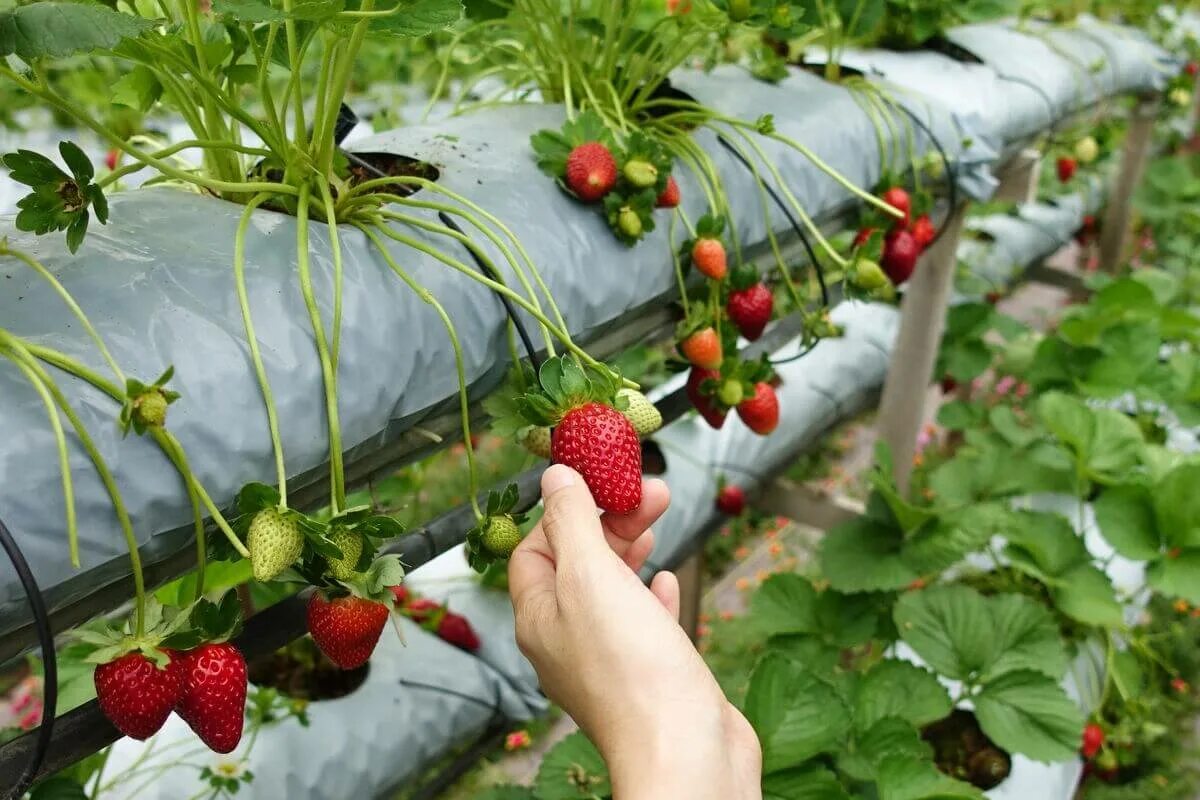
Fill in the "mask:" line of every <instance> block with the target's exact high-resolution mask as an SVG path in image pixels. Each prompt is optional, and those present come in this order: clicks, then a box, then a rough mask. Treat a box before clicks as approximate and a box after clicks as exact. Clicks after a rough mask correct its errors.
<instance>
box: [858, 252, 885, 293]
mask: <svg viewBox="0 0 1200 800" xmlns="http://www.w3.org/2000/svg"><path fill="white" fill-rule="evenodd" d="M852 280H853V281H854V285H855V286H857V287H858V288H860V289H864V290H866V291H868V292H870V291H874V290H875V289H878V288H879V287H881V286H883V285H885V284H886V283H887V282H888V276H887V273H885V272H884V271H883V268H882V267H880V266H879V265H878V264H876V263H875V262H874V261H867V260H866V259H859V260H858V261H857V262H856V263H855V264H854V276H853V278H852Z"/></svg>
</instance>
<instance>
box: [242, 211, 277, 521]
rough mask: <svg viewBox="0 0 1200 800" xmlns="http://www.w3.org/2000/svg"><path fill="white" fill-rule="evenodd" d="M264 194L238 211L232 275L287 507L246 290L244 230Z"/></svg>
mask: <svg viewBox="0 0 1200 800" xmlns="http://www.w3.org/2000/svg"><path fill="white" fill-rule="evenodd" d="M268 197H269V195H267V194H266V193H260V194H257V195H255V196H254V198H252V199H251V200H250V202H249V203H247V204H246V207H245V208H244V209H243V210H242V218H241V220H240V221H239V222H238V228H237V233H236V234H235V236H234V239H233V276H234V283H235V284H236V286H237V296H238V305H239V306H240V307H241V310H242V325H243V326H244V327H245V329H246V342H247V343H248V344H249V345H250V359H251V361H253V362H254V374H255V375H256V376H257V377H258V386H259V389H260V390H261V392H262V396H263V402H264V404H265V405H266V407H267V427H268V428H269V429H270V432H271V446H272V448H273V449H274V451H275V477H276V481H277V483H278V485H279V506H280V508H287V469H286V467H285V466H284V460H283V440H282V438H281V437H280V435H279V415H278V412H277V411H276V409H275V398H274V396H273V395H272V393H271V382H270V380H268V378H267V370H266V367H264V366H263V360H262V353H261V352H260V351H259V348H258V337H257V336H256V335H255V333H254V320H253V318H252V317H251V315H250V298H249V296H248V295H247V292H246V231H247V229H248V228H249V226H250V219H251V217H252V216H253V215H254V210H255V209H256V208H258V206H259V205H261V204H262V203H263V202H265V201H266V200H267V199H268Z"/></svg>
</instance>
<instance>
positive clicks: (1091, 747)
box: [1079, 722, 1104, 759]
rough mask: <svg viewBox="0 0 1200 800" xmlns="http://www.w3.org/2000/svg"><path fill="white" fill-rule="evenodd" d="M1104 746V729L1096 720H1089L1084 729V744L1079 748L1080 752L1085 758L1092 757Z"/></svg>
mask: <svg viewBox="0 0 1200 800" xmlns="http://www.w3.org/2000/svg"><path fill="white" fill-rule="evenodd" d="M1103 746H1104V729H1103V728H1101V727H1100V726H1099V725H1097V724H1096V723H1094V722H1089V723H1088V724H1087V727H1085V728H1084V729H1083V746H1082V747H1080V748H1079V752H1080V753H1082V754H1083V757H1084V758H1087V759H1090V758H1093V757H1094V756H1095V755H1096V753H1099V752H1100V748H1101V747H1103Z"/></svg>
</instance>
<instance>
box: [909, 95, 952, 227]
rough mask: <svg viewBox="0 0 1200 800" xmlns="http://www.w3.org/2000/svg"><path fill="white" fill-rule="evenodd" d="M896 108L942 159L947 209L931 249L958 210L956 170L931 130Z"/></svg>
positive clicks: (916, 118) (910, 112) (913, 114)
mask: <svg viewBox="0 0 1200 800" xmlns="http://www.w3.org/2000/svg"><path fill="white" fill-rule="evenodd" d="M896 106H897V107H898V108H899V109H900V110H901V111H903V112H904V113H905V114H907V115H908V118H909V119H911V120H912V121H913V124H915V125H916V126H917V127H918V128H920V129H921V132H922V133H924V134H925V137H926V138H927V139H929V143H930V144H932V145H933V147H934V149H935V150H937V152H938V155H939V156H941V159H942V172H943V174H944V175H945V176H946V203H947V205H948V206H949V207H948V208H947V209H946V219H945V220H944V221H943V222H942V224H941V225H939V226H938V229H937V231H935V232H934V234H933V241H931V242H930V243H929V245H928V247H933V245H934V244H936V243H937V241H938V239H941V238H942V234H943V233H945V232H946V224H947V223H948V222H950V219H951V217H953V216H954V212H955V209H957V208H958V170H957V169H956V168H955V166H954V162H952V161H951V160H950V157H949V156H948V155H946V148H945V147H943V146H942V142H941V140H940V139H938V137H937V136H935V135H934V133H933V129H931V128H930V127H929V126H928V125H926V124H925V120H923V119H921V118H920V117H918V116H917V115H916V114H915V113H913V111H912V110H910V109H909V108H908V107H907V106H905V105H903V104H902V103H897V104H896Z"/></svg>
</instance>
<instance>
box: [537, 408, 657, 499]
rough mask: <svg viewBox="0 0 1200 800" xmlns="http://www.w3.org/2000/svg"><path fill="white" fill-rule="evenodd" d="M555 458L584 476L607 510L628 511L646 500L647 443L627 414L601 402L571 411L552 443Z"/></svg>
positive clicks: (565, 417)
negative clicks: (644, 454)
mask: <svg viewBox="0 0 1200 800" xmlns="http://www.w3.org/2000/svg"><path fill="white" fill-rule="evenodd" d="M550 450H551V455H552V457H553V459H554V461H555V462H556V463H559V464H566V465H567V466H568V467H571V468H572V469H574V470H575V471H576V472H578V473H579V474H580V475H582V476H583V481H584V483H586V484H587V487H588V489H590V490H591V492H592V496H593V497H594V498H595V499H596V505H598V506H599V507H600V508H602V509H604V510H605V511H614V512H616V513H618V514H624V513H626V512H629V511H633V510H634V509H635V508H637V507H638V506H639V505H641V504H642V446H641V442H639V441H638V435H637V431H635V430H634V429H633V425H631V424H630V422H629V420H627V419H625V415H624V414H622V413H621V412H620V411H617V410H616V409H615V408H613V407H611V406H606V405H604V404H602V403H587V404H585V405H582V406H579V407H578V408H573V409H571V410H570V411H568V412H567V413H566V414H565V415H564V416H563V418H562V420H561V421H560V422H559V423H558V425H557V426H555V428H554V433H553V434H552V436H551V443H550Z"/></svg>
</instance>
